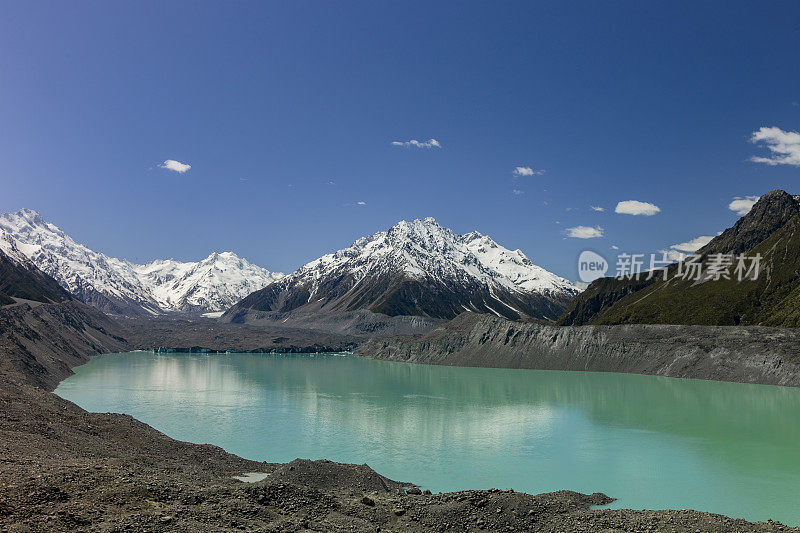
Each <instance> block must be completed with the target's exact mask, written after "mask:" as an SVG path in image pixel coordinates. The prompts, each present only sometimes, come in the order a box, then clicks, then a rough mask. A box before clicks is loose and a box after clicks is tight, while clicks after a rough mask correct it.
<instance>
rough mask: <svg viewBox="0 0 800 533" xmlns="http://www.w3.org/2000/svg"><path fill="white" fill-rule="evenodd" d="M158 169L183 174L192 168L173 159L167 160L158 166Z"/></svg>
mask: <svg viewBox="0 0 800 533" xmlns="http://www.w3.org/2000/svg"><path fill="white" fill-rule="evenodd" d="M158 168H164V169H166V170H171V171H173V172H177V173H178V174H183V173H184V172H186V171H187V170H189V169H190V168H192V165H187V164H186V163H181V162H180V161H175V160H174V159H167V160H166V161H164V162H163V163H161V164H160V165H158Z"/></svg>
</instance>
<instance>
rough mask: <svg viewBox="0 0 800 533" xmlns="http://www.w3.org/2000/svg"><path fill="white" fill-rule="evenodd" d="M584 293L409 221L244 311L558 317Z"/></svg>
mask: <svg viewBox="0 0 800 533" xmlns="http://www.w3.org/2000/svg"><path fill="white" fill-rule="evenodd" d="M575 293H577V290H576V289H575V287H574V286H573V285H572V284H571V283H570V282H569V281H567V280H565V279H563V278H560V277H559V276H556V275H555V274H553V273H551V272H548V271H546V270H545V269H543V268H541V267H538V266H536V265H534V264H533V263H531V261H530V260H529V259H528V258H527V257H525V255H524V254H522V253H521V252H512V251H510V250H507V249H506V248H503V247H502V246H500V245H498V244H497V243H495V242H494V241H493V240H492V239H491V238H489V237H487V236H484V235H482V234H480V233H478V232H472V233H468V234H467V235H458V234H456V233H454V232H453V231H451V230H450V229H448V228H446V227H444V226H442V225H440V224H439V223H438V222H436V220H435V219H434V218H432V217H428V218H425V219H416V220H412V221H411V222H409V221H406V220H401V221H400V222H398V223H397V224H395V225H393V226H392V227H391V228H389V229H388V230H387V231H385V232H378V233H375V234H373V235H372V236H369V237H362V238H361V239H358V240H356V241H355V242H354V244H353V245H352V246H351V247H349V248H345V249H343V250H339V251H337V252H334V253H331V254H327V255H325V256H322V257H320V258H319V259H316V260H314V261H311V262H310V263H307V264H306V265H304V266H302V267H301V268H299V269H298V270H297V271H295V272H294V273H292V274H290V275H288V276H287V277H286V278H284V279H283V280H281V281H279V282H278V283H275V284H273V285H271V286H269V287H267V288H265V289H263V290H262V291H258V292H257V293H254V294H252V295H250V296H248V297H247V298H246V299H245V300H243V301H242V302H240V304H238V305H237V307H238V308H244V309H257V310H260V311H274V312H288V311H294V310H300V309H308V310H309V311H311V310H314V309H316V310H321V309H323V308H324V309H326V310H329V309H330V310H337V309H338V310H348V311H351V310H356V309H368V310H371V311H374V312H378V313H383V314H388V315H421V316H430V317H435V318H452V317H454V316H456V315H457V314H459V313H461V312H463V311H464V310H468V311H475V312H491V313H493V314H496V315H500V316H506V317H509V318H520V317H526V316H528V317H534V318H555V316H557V314H558V313H559V312H560V310H561V309H563V307H564V302H565V301H566V300H568V299H569V298H570V297H571V296H572V295H574V294H575Z"/></svg>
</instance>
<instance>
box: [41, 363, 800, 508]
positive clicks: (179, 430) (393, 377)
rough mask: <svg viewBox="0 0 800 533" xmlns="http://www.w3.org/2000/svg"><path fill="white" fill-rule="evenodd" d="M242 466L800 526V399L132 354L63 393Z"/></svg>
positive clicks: (631, 382) (597, 378)
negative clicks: (300, 461) (552, 495)
mask: <svg viewBox="0 0 800 533" xmlns="http://www.w3.org/2000/svg"><path fill="white" fill-rule="evenodd" d="M56 392H57V393H59V394H61V395H62V396H64V397H66V398H68V399H71V400H73V401H76V402H77V403H78V404H79V405H81V406H83V407H84V408H87V409H89V410H94V411H109V410H110V411H119V412H125V413H130V414H132V415H134V416H136V417H138V418H140V419H142V420H143V421H145V422H147V423H149V424H151V425H153V426H154V427H156V428H158V429H160V430H162V431H164V432H166V433H167V434H169V435H171V436H173V437H175V438H179V439H182V440H189V441H193V442H211V443H213V444H217V445H220V446H222V447H224V448H225V449H227V450H229V451H232V452H234V453H238V454H240V455H243V456H246V457H250V458H254V459H262V460H270V461H286V460H291V459H293V458H295V457H298V456H299V457H310V458H320V457H326V458H329V459H333V460H338V461H346V462H355V463H365V462H366V463H369V464H370V465H371V466H373V467H375V468H376V469H378V470H380V471H382V473H384V474H387V475H389V476H390V477H394V478H398V479H406V480H413V481H415V482H420V483H422V484H423V485H426V486H428V487H430V488H432V489H434V490H453V489H461V488H476V487H490V486H498V487H514V488H515V489H517V490H525V491H530V492H536V491H544V490H557V489H565V488H568V489H573V490H581V491H584V492H594V491H597V490H601V491H604V492H606V493H608V494H610V495H612V496H615V497H617V498H620V501H619V502H618V505H619V506H628V507H648V508H664V507H676V508H684V507H694V508H702V509H705V510H712V511H715V512H722V513H726V514H731V515H734V516H746V517H748V518H758V519H766V518H768V517H772V518H779V519H783V520H784V521H789V522H792V523H798V522H800V513H799V512H798V511H796V510H795V509H797V505H796V503H797V502H796V497H795V496H794V487H796V486H797V483H798V481H800V461H798V459H800V456H798V452H797V451H796V446H795V443H796V442H798V437H800V427H798V425H797V424H796V423H794V421H795V420H798V419H799V418H798V415H800V391H799V390H797V389H792V388H781V387H766V386H754V385H741V384H730V383H718V382H701V381H694V380H677V379H668V378H658V377H652V376H635V375H620V374H602V373H578V372H557V371H520V370H502V369H476V368H452V367H436V366H424V365H408V364H402V363H387V362H379V361H370V360H365V359H361V358H357V357H352V356H346V357H336V356H330V355H316V356H308V355H251V354H237V355H211V356H208V355H188V354H173V355H167V356H164V355H161V356H155V355H153V354H146V353H134V354H119V355H113V356H104V357H100V358H95V359H93V360H92V361H91V362H90V363H89V364H87V365H84V366H83V367H80V368H79V369H78V372H77V374H76V375H75V376H73V377H72V378H70V379H69V380H67V381H65V382H64V383H62V385H61V386H60V387H59V389H58V390H57V391H56Z"/></svg>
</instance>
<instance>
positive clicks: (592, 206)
mask: <svg viewBox="0 0 800 533" xmlns="http://www.w3.org/2000/svg"><path fill="white" fill-rule="evenodd" d="M589 207H591V208H592V211H600V212H603V211H605V210H606V208H605V207H600V206H599V205H590V206H589Z"/></svg>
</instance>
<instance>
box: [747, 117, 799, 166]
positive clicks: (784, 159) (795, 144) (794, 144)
mask: <svg viewBox="0 0 800 533" xmlns="http://www.w3.org/2000/svg"><path fill="white" fill-rule="evenodd" d="M750 142H751V143H753V144H758V143H764V145H765V146H766V147H767V149H768V150H769V151H770V152H772V155H771V156H770V157H758V156H753V157H751V158H750V161H752V162H753V163H764V164H767V165H770V166H775V165H792V166H793V167H800V133H798V132H796V131H784V130H782V129H780V128H776V127H772V128H765V127H761V128H759V129H758V131H754V132H753V133H752V134H751V135H750Z"/></svg>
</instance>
